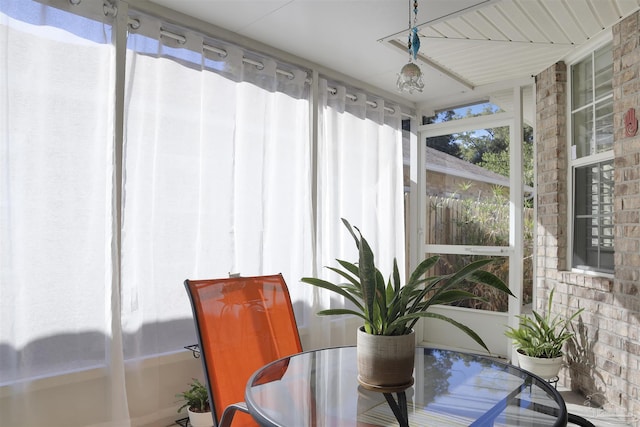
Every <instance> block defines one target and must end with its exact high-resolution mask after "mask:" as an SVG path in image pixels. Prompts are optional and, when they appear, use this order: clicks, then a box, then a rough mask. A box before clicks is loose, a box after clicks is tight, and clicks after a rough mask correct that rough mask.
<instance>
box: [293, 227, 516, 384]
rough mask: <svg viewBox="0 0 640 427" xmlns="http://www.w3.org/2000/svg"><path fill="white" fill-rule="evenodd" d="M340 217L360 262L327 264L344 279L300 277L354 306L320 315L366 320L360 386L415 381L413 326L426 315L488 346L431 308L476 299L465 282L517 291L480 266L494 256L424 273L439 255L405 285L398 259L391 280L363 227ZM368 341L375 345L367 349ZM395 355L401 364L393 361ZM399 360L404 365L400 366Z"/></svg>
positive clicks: (361, 343)
mask: <svg viewBox="0 0 640 427" xmlns="http://www.w3.org/2000/svg"><path fill="white" fill-rule="evenodd" d="M342 222H343V223H344V225H345V227H346V228H347V230H348V231H349V233H350V234H351V236H352V237H353V239H354V241H355V244H356V247H357V249H358V261H357V263H352V262H348V261H344V260H336V261H337V262H338V264H340V266H341V267H342V268H336V267H328V268H329V269H330V270H331V271H334V272H335V273H337V274H338V275H340V276H341V277H342V278H344V279H345V280H346V282H345V283H340V284H334V283H331V282H328V281H326V280H322V279H319V278H313V277H304V278H302V279H301V281H302V282H305V283H308V284H311V285H313V286H317V287H320V288H324V289H328V290H330V291H333V292H335V293H337V294H339V295H341V296H343V297H345V298H346V299H347V300H349V301H350V302H351V303H353V305H354V307H355V308H354V309H350V308H339V309H328V310H322V311H320V312H318V315H343V314H347V315H354V316H358V317H360V318H362V320H363V321H364V325H363V326H361V327H360V328H359V329H358V342H357V348H358V349H357V352H358V372H359V378H358V379H359V380H360V382H361V384H362V385H364V386H369V387H370V388H380V387H382V388H389V387H391V388H393V387H400V388H401V387H407V386H409V385H410V384H411V383H412V382H413V376H412V373H413V358H414V355H415V336H414V331H413V327H414V325H415V324H416V322H417V321H418V320H419V319H420V318H422V317H429V318H434V319H440V320H444V321H446V322H449V323H450V324H452V325H454V326H455V327H457V328H459V329H460V330H462V331H463V332H464V333H466V334H467V335H468V336H470V337H471V338H472V339H473V340H474V341H475V342H476V343H478V344H479V345H481V346H482V347H483V348H484V349H486V350H487V351H489V349H488V348H487V346H486V344H485V343H484V341H483V340H482V338H480V336H479V335H478V334H477V333H475V332H474V331H473V330H472V329H471V328H469V327H468V326H466V325H464V324H462V323H459V322H457V321H455V320H454V319H452V318H450V317H447V316H444V315H441V314H437V313H433V312H431V311H429V308H430V307H431V306H433V305H436V304H450V303H453V302H456V301H460V300H463V299H478V297H476V296H475V295H473V294H471V293H469V292H466V291H463V290H461V289H460V288H459V285H461V284H462V283H463V282H465V281H467V282H474V283H479V284H484V285H486V286H490V287H492V288H495V289H498V290H500V291H502V292H506V293H507V294H509V295H513V294H512V293H511V291H510V290H509V288H508V287H507V286H506V285H505V284H504V282H503V281H502V280H500V279H499V278H498V277H497V276H495V275H494V274H492V273H490V272H487V271H485V270H482V269H481V268H482V267H483V266H485V265H487V264H488V263H490V262H492V260H491V259H483V260H479V261H475V262H472V263H470V264H468V265H466V266H465V267H463V268H461V269H460V270H458V271H457V272H454V273H451V274H446V275H437V276H431V277H428V276H426V273H427V272H428V271H429V270H430V269H431V268H432V267H434V266H435V265H436V263H437V262H438V260H439V256H432V257H430V258H427V259H425V260H423V261H422V262H421V263H420V264H419V265H418V266H417V267H416V269H415V270H414V271H413V272H412V273H411V275H410V276H409V279H408V281H407V282H406V284H405V285H404V286H403V285H402V280H401V278H400V273H399V270H398V264H397V261H396V259H394V260H393V272H392V274H391V276H390V277H389V279H388V281H385V279H384V277H383V276H382V273H381V272H380V270H379V269H378V268H377V267H376V264H375V260H374V255H373V251H372V250H371V247H370V246H369V243H368V242H367V240H366V239H365V238H364V237H363V236H362V234H361V233H360V230H359V229H358V228H357V227H352V226H351V224H349V222H348V221H347V220H346V219H344V218H343V219H342ZM397 340H404V343H403V344H398V343H397V342H395V341H397ZM389 341H391V342H389ZM365 343H368V344H370V345H373V346H374V347H373V348H370V349H369V350H366V349H364V345H365ZM386 347H388V348H389V349H390V353H391V354H389V355H387V356H381V358H380V359H378V358H377V355H379V354H380V353H381V352H383V351H384V350H383V349H384V348H386ZM399 348H404V349H405V354H404V355H400V354H398V353H399V351H398V349H399ZM374 356H375V357H374ZM396 356H397V358H398V359H401V362H402V363H401V362H396V361H394V359H396ZM401 365H403V366H404V367H400V366H401ZM396 367H397V369H396Z"/></svg>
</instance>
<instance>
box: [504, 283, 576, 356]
mask: <svg viewBox="0 0 640 427" xmlns="http://www.w3.org/2000/svg"><path fill="white" fill-rule="evenodd" d="M554 292H555V289H552V290H551V293H550V294H549V301H548V304H547V310H546V313H545V314H540V313H538V312H537V311H535V310H533V311H532V316H533V317H531V316H526V315H520V316H518V319H519V324H518V328H513V327H509V328H508V329H507V330H506V331H505V333H504V334H505V335H506V336H507V337H509V338H511V339H512V340H513V344H514V345H515V346H516V348H517V349H518V350H520V351H522V353H524V354H525V355H527V356H530V357H541V358H554V357H558V356H561V355H562V347H563V345H564V343H565V342H566V341H568V340H569V339H571V338H572V337H573V336H574V333H573V332H572V331H569V326H570V324H571V321H573V319H575V318H576V317H577V316H578V315H579V314H580V313H582V311H583V310H584V309H582V308H581V309H580V310H578V311H576V312H574V313H573V315H571V316H570V317H569V318H567V319H565V318H563V317H561V316H560V315H559V314H556V315H555V316H552V313H551V308H552V304H553V294H554Z"/></svg>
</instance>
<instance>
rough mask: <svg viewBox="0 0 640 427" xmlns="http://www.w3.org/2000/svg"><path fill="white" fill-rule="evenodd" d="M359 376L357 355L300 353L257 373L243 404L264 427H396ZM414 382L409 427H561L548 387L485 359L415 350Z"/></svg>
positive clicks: (561, 413)
mask: <svg viewBox="0 0 640 427" xmlns="http://www.w3.org/2000/svg"><path fill="white" fill-rule="evenodd" d="M357 375H358V373H357V362H356V349H355V347H336V348H329V349H323V350H317V351H310V352H305V353H300V354H297V355H294V356H291V357H287V358H284V359H281V360H278V361H276V362H273V363H271V364H269V365H266V366H265V367H263V368H262V369H260V370H258V371H257V372H256V373H255V374H254V375H253V376H252V377H251V379H250V380H249V382H248V383H247V388H246V393H245V401H246V403H247V407H248V409H249V411H250V412H251V414H252V415H253V417H254V418H255V419H256V420H257V421H258V422H259V423H260V424H261V425H263V426H279V427H303V426H335V427H342V426H344V427H347V426H354V427H373V426H381V427H382V426H398V425H399V423H398V421H397V419H396V418H395V416H394V413H393V411H392V410H391V407H390V405H389V404H388V403H387V400H386V399H385V396H384V395H383V393H379V392H374V391H369V390H366V389H364V388H363V387H362V386H360V384H359V383H358V380H357ZM414 380H415V382H414V384H413V386H411V387H409V388H408V389H406V390H405V392H404V393H405V395H406V401H407V414H408V422H409V425H410V426H411V427H413V426H429V427H437V426H443V427H445V426H446V427H453V426H474V427H479V426H525V427H549V426H556V425H557V426H564V425H566V423H567V411H566V406H565V404H564V401H563V399H562V397H561V396H560V394H559V393H558V392H557V391H556V390H555V389H554V388H553V387H552V386H551V385H550V384H549V383H547V382H546V381H544V380H542V379H540V378H538V377H536V376H533V375H531V374H529V373H527V372H526V371H523V370H521V369H519V368H516V367H514V366H511V365H509V364H506V363H504V362H500V361H497V360H495V359H492V358H490V357H485V356H479V355H473V354H467V353H460V352H455V351H448V350H437V349H430V348H422V347H419V348H417V349H416V358H415V369H414Z"/></svg>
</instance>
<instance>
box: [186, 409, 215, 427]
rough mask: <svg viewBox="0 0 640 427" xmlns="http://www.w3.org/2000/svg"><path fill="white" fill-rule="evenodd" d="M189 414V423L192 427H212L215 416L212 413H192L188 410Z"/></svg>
mask: <svg viewBox="0 0 640 427" xmlns="http://www.w3.org/2000/svg"><path fill="white" fill-rule="evenodd" d="M187 412H188V413H189V423H190V424H191V426H192V427H212V426H213V415H212V414H211V412H191V409H188V408H187Z"/></svg>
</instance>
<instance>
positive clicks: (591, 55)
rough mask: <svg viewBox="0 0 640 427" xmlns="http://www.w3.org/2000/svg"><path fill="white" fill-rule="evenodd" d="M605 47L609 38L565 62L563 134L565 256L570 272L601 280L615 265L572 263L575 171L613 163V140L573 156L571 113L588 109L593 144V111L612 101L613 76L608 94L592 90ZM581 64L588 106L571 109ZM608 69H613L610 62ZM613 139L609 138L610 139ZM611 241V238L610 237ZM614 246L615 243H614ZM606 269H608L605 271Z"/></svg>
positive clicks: (574, 252)
mask: <svg viewBox="0 0 640 427" xmlns="http://www.w3.org/2000/svg"><path fill="white" fill-rule="evenodd" d="M605 48H608V49H610V50H611V52H613V46H612V41H611V40H610V39H608V40H604V41H603V42H601V43H599V44H598V45H594V46H592V47H591V49H589V50H588V51H585V52H583V54H582V55H580V56H579V57H576V58H575V60H574V61H573V62H571V63H569V66H568V68H567V118H568V120H567V135H568V141H567V142H568V143H567V154H568V168H567V174H568V175H567V179H568V183H569V185H568V192H569V195H568V196H569V197H568V200H569V204H568V206H567V220H568V224H569V234H568V239H569V241H568V242H567V257H568V261H569V262H568V267H569V269H570V270H572V271H575V272H580V273H590V274H596V275H598V276H605V277H613V273H614V271H613V269H614V267H615V264H613V263H612V264H611V265H610V266H608V265H607V266H604V267H603V266H602V265H601V264H599V265H591V266H588V265H580V266H575V260H576V242H575V232H576V228H577V227H576V220H577V218H576V216H577V214H576V206H575V203H576V179H575V176H576V170H577V169H578V168H582V167H584V166H589V165H593V166H595V165H599V164H600V163H603V162H607V161H613V160H614V152H613V141H612V143H611V146H610V149H608V150H605V151H602V152H592V153H590V154H586V155H584V156H582V157H580V158H577V157H576V151H577V147H576V144H574V137H575V135H574V128H573V126H574V115H575V113H578V112H581V111H584V110H585V109H587V108H591V109H592V111H593V112H592V114H593V120H592V122H591V126H592V131H593V135H592V136H593V139H592V140H594V141H595V139H596V127H597V117H596V111H597V108H598V107H599V106H601V105H603V104H604V103H605V102H607V101H608V100H612V98H613V89H614V88H613V75H612V78H611V83H612V90H611V92H610V93H609V94H607V95H604V96H600V97H599V98H596V88H595V84H594V82H596V75H595V58H596V56H597V54H598V53H599V52H601V51H602V50H603V49H605ZM584 61H591V73H592V75H591V81H590V84H591V88H590V90H591V95H592V98H591V101H590V102H588V103H585V104H583V105H581V106H579V107H576V108H574V105H573V102H574V99H573V96H574V87H573V83H574V82H573V70H574V67H575V66H577V65H578V64H581V63H583V62H584ZM611 68H613V60H612V62H611ZM612 138H613V136H612ZM613 215H614V212H612V213H611V217H613ZM612 239H614V238H613V237H612ZM614 243H615V240H614ZM614 252H615V246H614ZM609 267H610V268H609Z"/></svg>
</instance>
